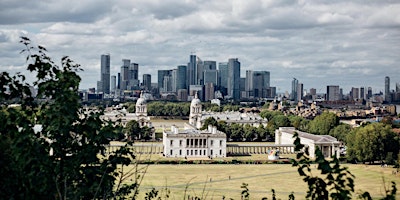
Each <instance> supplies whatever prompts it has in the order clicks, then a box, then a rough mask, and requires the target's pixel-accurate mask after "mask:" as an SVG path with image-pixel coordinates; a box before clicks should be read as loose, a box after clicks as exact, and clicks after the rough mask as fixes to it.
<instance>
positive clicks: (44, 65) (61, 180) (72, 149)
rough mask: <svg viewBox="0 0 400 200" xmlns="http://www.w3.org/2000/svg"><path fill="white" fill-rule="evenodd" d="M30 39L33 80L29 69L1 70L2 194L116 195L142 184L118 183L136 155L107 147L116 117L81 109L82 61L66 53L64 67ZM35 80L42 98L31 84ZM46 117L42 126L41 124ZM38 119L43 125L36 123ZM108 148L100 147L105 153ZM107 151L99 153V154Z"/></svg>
mask: <svg viewBox="0 0 400 200" xmlns="http://www.w3.org/2000/svg"><path fill="white" fill-rule="evenodd" d="M21 43H23V44H24V45H25V46H26V49H25V50H23V52H24V53H26V54H28V55H27V59H26V60H27V61H31V62H32V63H30V64H28V67H27V69H28V71H29V72H31V73H34V74H35V75H36V80H35V81H34V82H33V83H32V85H31V84H28V83H26V82H25V77H24V76H23V75H20V74H17V75H14V76H10V75H9V74H8V73H7V72H2V73H1V74H0V87H1V91H0V99H1V101H2V102H8V101H13V102H17V103H20V105H21V106H20V107H19V108H13V107H7V106H5V105H4V104H3V106H2V107H1V111H0V118H1V120H2V123H1V124H0V148H1V149H3V150H4V151H1V152H0V163H1V166H2V167H1V168H0V176H1V177H2V178H1V179H0V185H1V186H0V198H1V199H89V198H90V199H96V198H118V197H122V196H125V195H129V194H130V193H132V192H133V191H134V190H135V188H136V186H137V185H136V184H132V185H122V184H121V185H118V186H117V185H116V183H117V178H118V177H121V175H122V174H121V172H119V171H118V170H117V166H121V164H122V165H129V164H130V163H131V162H132V160H133V159H134V155H133V154H132V152H130V151H129V150H128V149H127V148H126V147H121V148H120V149H119V150H117V151H116V152H115V153H112V154H111V155H109V156H106V155H105V154H104V152H105V150H106V149H105V148H106V147H105V146H106V145H108V144H109V140H108V138H109V137H110V135H112V134H114V133H113V130H114V129H115V127H114V126H113V124H111V122H107V121H102V120H101V119H100V115H101V114H102V111H93V112H86V111H84V110H82V109H81V106H80V103H79V101H80V100H79V96H78V88H79V82H80V77H79V76H78V75H77V72H78V71H80V70H81V69H80V66H79V65H77V64H75V63H73V62H72V60H70V59H69V58H68V57H63V58H62V60H61V67H58V66H57V65H55V63H54V62H53V61H52V60H51V59H50V57H48V56H47V55H46V49H45V48H44V47H41V46H39V47H38V48H37V49H36V48H34V47H32V46H31V45H30V40H29V39H28V38H25V37H23V38H21ZM31 86H32V87H37V88H38V94H37V98H38V99H41V101H36V100H35V99H34V98H33V97H32V95H31V92H30V87H31ZM38 124H40V126H35V125H38ZM38 127H40V128H38ZM101 152H102V153H101ZM99 153H101V156H99Z"/></svg>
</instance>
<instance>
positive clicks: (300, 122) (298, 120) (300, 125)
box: [288, 115, 309, 131]
mask: <svg viewBox="0 0 400 200" xmlns="http://www.w3.org/2000/svg"><path fill="white" fill-rule="evenodd" d="M288 118H289V121H290V125H291V126H293V127H295V128H296V129H297V130H300V131H307V125H308V123H309V121H308V120H307V119H304V118H303V117H300V116H297V115H289V116H288Z"/></svg>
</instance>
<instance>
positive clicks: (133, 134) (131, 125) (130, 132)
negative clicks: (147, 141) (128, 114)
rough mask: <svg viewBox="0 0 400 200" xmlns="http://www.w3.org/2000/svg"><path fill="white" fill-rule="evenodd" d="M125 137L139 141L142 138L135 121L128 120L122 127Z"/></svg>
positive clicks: (140, 130)
mask: <svg viewBox="0 0 400 200" xmlns="http://www.w3.org/2000/svg"><path fill="white" fill-rule="evenodd" d="M124 132H125V135H126V136H128V138H129V139H131V140H134V139H136V140H137V139H139V140H140V139H141V136H142V129H141V128H140V126H139V123H138V122H137V121H136V120H130V121H129V122H128V123H126V126H125V127H124Z"/></svg>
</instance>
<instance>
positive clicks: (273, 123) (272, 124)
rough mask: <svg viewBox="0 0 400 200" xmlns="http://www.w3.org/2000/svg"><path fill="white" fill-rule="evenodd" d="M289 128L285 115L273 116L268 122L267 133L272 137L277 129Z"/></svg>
mask: <svg viewBox="0 0 400 200" xmlns="http://www.w3.org/2000/svg"><path fill="white" fill-rule="evenodd" d="M288 126H290V121H289V119H288V118H287V117H286V116H285V115H275V116H273V117H272V119H271V120H269V121H268V125H267V128H268V131H269V133H270V134H271V135H272V134H274V133H275V130H276V129H278V128H279V127H288Z"/></svg>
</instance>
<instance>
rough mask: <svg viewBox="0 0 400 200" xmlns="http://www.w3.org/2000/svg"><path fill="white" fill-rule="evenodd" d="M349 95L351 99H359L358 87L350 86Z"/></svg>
mask: <svg viewBox="0 0 400 200" xmlns="http://www.w3.org/2000/svg"><path fill="white" fill-rule="evenodd" d="M350 94H351V95H350V96H351V98H352V99H351V100H357V99H359V98H360V88H354V87H352V88H351V91H350Z"/></svg>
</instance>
